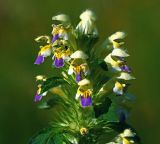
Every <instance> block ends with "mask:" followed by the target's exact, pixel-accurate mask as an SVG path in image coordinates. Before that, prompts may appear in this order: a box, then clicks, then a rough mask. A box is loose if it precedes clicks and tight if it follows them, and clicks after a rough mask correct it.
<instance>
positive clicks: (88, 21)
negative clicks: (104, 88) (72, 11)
mask: <svg viewBox="0 0 160 144" xmlns="http://www.w3.org/2000/svg"><path fill="white" fill-rule="evenodd" d="M66 17H67V16H66V15H58V16H55V17H53V20H58V21H61V22H62V20H64V19H65V22H66V21H68V18H66ZM80 19H81V21H80V22H79V24H78V25H77V27H76V29H75V32H73V27H72V26H71V25H70V23H69V24H67V25H66V23H64V22H62V23H61V24H57V25H56V24H53V25H52V27H53V30H52V32H51V34H52V38H51V37H50V36H39V37H38V38H36V39H35V41H36V42H45V43H46V44H44V45H43V46H40V51H39V53H38V56H37V58H36V60H35V63H34V64H36V65H40V64H42V63H43V62H44V60H45V58H46V57H49V56H51V55H52V60H53V65H54V66H55V67H56V68H62V67H64V65H65V64H66V65H67V66H69V67H68V75H72V76H74V77H75V81H76V82H77V85H78V86H79V87H78V89H77V94H76V99H77V100H78V99H79V98H80V101H81V105H82V107H88V106H90V105H91V104H92V98H91V97H92V86H91V82H90V80H88V79H86V76H87V75H88V74H89V73H90V70H89V66H88V64H87V59H88V55H87V54H86V53H85V52H84V51H83V50H82V49H81V48H80V47H78V48H77V47H73V45H71V38H74V39H76V38H77V36H78V35H88V36H90V35H94V36H96V37H97V36H98V33H97V29H96V26H95V21H96V17H95V15H94V13H93V12H92V11H90V10H86V11H85V12H84V13H82V14H81V15H80ZM86 85H87V88H86ZM46 94H47V91H45V92H44V93H41V85H38V90H37V93H36V96H35V101H40V100H41V99H42V97H43V96H45V95H46Z"/></svg>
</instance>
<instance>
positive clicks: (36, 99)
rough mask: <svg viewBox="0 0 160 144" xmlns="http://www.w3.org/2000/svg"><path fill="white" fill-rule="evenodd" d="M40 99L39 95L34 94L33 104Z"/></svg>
mask: <svg viewBox="0 0 160 144" xmlns="http://www.w3.org/2000/svg"><path fill="white" fill-rule="evenodd" d="M41 99H42V96H41V95H39V94H36V95H35V97H34V101H35V102H37V101H40V100H41Z"/></svg>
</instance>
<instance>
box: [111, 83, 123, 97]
mask: <svg viewBox="0 0 160 144" xmlns="http://www.w3.org/2000/svg"><path fill="white" fill-rule="evenodd" d="M124 87H125V84H121V83H119V82H116V83H115V86H114V88H113V92H114V93H116V94H118V95H122V94H123V88H124Z"/></svg>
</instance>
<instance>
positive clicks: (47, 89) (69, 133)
mask: <svg viewBox="0 0 160 144" xmlns="http://www.w3.org/2000/svg"><path fill="white" fill-rule="evenodd" d="M52 20H53V21H54V24H53V25H52V32H51V35H50V36H48V35H43V36H39V37H37V38H36V39H35V41H36V42H38V43H41V46H40V50H39V52H38V56H37V58H36V60H35V62H34V64H35V65H40V64H42V63H43V62H44V61H45V60H46V59H47V57H51V60H52V61H53V62H52V66H53V68H54V70H55V69H56V74H57V75H58V76H53V77H47V76H44V75H38V76H36V81H37V82H38V90H37V92H36V94H35V97H34V101H35V102H39V101H41V102H42V104H41V105H40V106H39V108H42V109H49V108H53V107H54V106H55V105H59V106H60V108H62V112H61V113H60V114H59V113H58V116H57V117H59V118H58V121H57V122H56V123H54V124H52V125H51V128H49V129H47V130H44V131H43V132H45V133H49V134H48V135H49V137H47V135H46V136H45V139H44V143H46V141H47V142H50V143H55V144H60V143H64V144H66V143H69V144H89V143H95V144H96V143H99V141H101V140H102V136H104V137H106V136H107V135H108V133H110V132H111V131H110V130H111V129H112V131H114V132H115V133H114V134H113V137H112V139H109V138H106V139H104V141H103V142H101V143H106V144H107V143H108V144H117V143H119V144H132V143H136V142H138V141H139V139H138V138H137V134H136V132H135V130H133V129H132V128H131V127H130V126H129V125H128V124H127V117H128V116H129V115H128V114H129V110H130V102H132V101H133V99H134V96H132V95H130V94H129V93H128V86H130V85H131V80H133V79H135V78H134V77H133V76H132V69H131V68H130V67H129V66H128V64H127V61H126V59H127V57H129V54H128V52H127V50H126V48H125V47H124V46H125V45H124V38H125V37H126V34H125V33H124V32H116V33H114V34H112V35H111V36H109V37H108V38H107V43H105V46H96V45H95V43H96V42H97V40H98V38H99V33H98V30H97V27H96V23H95V22H96V16H95V14H94V12H92V11H91V10H86V11H84V12H83V13H82V14H81V15H80V22H79V23H78V25H77V26H76V27H74V26H73V25H72V23H71V21H70V19H69V17H68V16H67V15H65V14H60V15H57V16H54V17H53V18H52ZM108 47H109V49H107V48H108ZM106 51H107V52H106ZM103 55H105V56H103ZM48 93H51V94H52V95H53V97H52V96H50V98H49V99H47V97H46V98H43V97H44V96H46V95H47V94H48ZM128 103H129V104H128ZM119 129H120V130H119ZM43 132H42V133H43ZM117 132H118V134H117ZM111 135H112V134H111ZM104 137H103V138H104ZM136 138H137V139H136ZM38 140H40V141H38ZM38 142H41V143H43V142H42V139H40V138H39V139H38V138H37V137H35V138H33V140H32V141H31V142H30V144H38Z"/></svg>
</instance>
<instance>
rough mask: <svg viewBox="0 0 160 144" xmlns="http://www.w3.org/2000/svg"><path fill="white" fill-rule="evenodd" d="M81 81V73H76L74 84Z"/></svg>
mask: <svg viewBox="0 0 160 144" xmlns="http://www.w3.org/2000/svg"><path fill="white" fill-rule="evenodd" d="M81 80H82V73H81V72H80V73H76V82H79V81H81Z"/></svg>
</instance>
